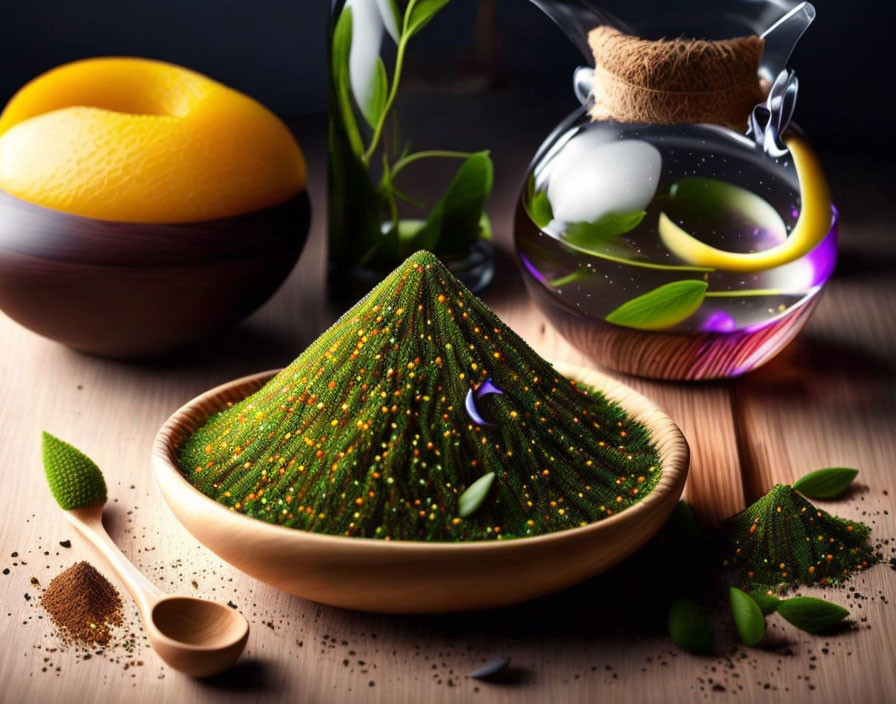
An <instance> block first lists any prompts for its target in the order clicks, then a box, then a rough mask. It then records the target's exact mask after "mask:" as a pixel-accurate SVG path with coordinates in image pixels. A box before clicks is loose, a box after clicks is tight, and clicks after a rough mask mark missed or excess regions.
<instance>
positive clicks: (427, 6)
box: [407, 0, 450, 38]
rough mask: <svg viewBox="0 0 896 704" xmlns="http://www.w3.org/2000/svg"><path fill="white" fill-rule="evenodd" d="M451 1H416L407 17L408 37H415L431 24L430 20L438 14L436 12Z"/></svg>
mask: <svg viewBox="0 0 896 704" xmlns="http://www.w3.org/2000/svg"><path fill="white" fill-rule="evenodd" d="M449 2H450V0H420V1H419V2H418V3H416V4H415V5H414V6H413V8H412V9H411V12H410V15H408V17H407V36H408V38H410V37H413V36H414V35H415V34H417V33H418V32H419V31H420V30H421V29H423V28H424V27H425V26H426V25H427V24H429V21H430V20H431V19H432V18H433V17H435V16H436V13H438V11H439V10H441V9H442V8H443V7H445V5H447V4H448V3H449ZM408 7H410V5H409V6H408Z"/></svg>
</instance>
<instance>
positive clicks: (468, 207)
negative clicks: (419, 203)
mask: <svg viewBox="0 0 896 704" xmlns="http://www.w3.org/2000/svg"><path fill="white" fill-rule="evenodd" d="M493 171H494V170H493V167H492V160H491V158H490V157H489V155H488V152H476V153H475V154H472V155H471V156H469V157H467V158H466V159H465V160H464V161H463V163H462V164H461V165H460V168H459V169H458V170H457V173H456V174H455V175H454V179H453V180H452V181H451V183H450V184H449V186H448V189H447V190H446V191H445V193H444V195H443V196H442V198H441V200H439V202H438V203H436V205H435V207H434V208H433V209H432V212H431V213H430V215H429V217H428V218H427V220H426V223H425V224H424V226H423V227H422V228H420V230H419V231H418V232H417V234H416V236H415V237H414V238H412V239H410V240H404V241H403V242H402V243H401V252H400V258H402V259H403V258H405V257H407V256H409V255H411V254H413V253H414V252H415V251H417V250H418V249H428V250H430V251H438V252H439V253H440V254H448V255H460V254H463V253H464V252H466V251H467V250H468V249H469V248H470V246H471V245H472V244H473V243H474V242H475V241H476V240H477V239H478V238H479V236H480V232H481V221H482V208H483V206H484V205H485V199H486V198H487V197H488V194H489V193H490V192H491V190H492V179H493Z"/></svg>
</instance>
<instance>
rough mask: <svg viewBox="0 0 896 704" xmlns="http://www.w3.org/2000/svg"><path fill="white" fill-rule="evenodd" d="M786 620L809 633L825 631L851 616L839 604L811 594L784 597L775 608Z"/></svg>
mask: <svg viewBox="0 0 896 704" xmlns="http://www.w3.org/2000/svg"><path fill="white" fill-rule="evenodd" d="M775 611H777V612H778V613H779V614H781V616H782V617H783V618H784V620H785V621H788V622H789V623H791V624H792V625H794V626H796V627H797V628H799V629H800V630H801V631H806V632H808V633H824V632H825V631H828V630H830V629H831V628H833V627H834V626H836V625H837V624H838V623H840V622H841V621H842V620H843V619H845V618H846V617H847V616H849V611H847V610H846V609H844V608H843V607H842V606H840V605H839V604H832V603H831V602H829V601H825V600H824V599H815V598H814V597H811V596H795V597H793V598H792V599H782V600H781V601H779V602H778V605H777V607H776V608H775Z"/></svg>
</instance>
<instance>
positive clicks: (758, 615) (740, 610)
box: [728, 587, 765, 645]
mask: <svg viewBox="0 0 896 704" xmlns="http://www.w3.org/2000/svg"><path fill="white" fill-rule="evenodd" d="M728 597H729V599H730V600H731V615H732V616H733V617H734V628H735V630H736V631H737V637H738V638H740V642H741V643H743V644H744V645H758V644H759V643H760V642H761V641H762V639H763V638H765V617H764V616H763V615H762V610H761V609H760V608H759V605H758V604H757V603H756V602H755V601H753V598H752V597H751V596H750V595H749V594H747V593H746V592H743V591H741V590H740V589H738V588H737V587H731V588H730V589H729V590H728Z"/></svg>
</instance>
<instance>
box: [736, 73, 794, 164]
mask: <svg viewBox="0 0 896 704" xmlns="http://www.w3.org/2000/svg"><path fill="white" fill-rule="evenodd" d="M798 90H799V81H798V80H797V77H796V74H795V73H794V72H793V71H788V70H784V71H781V73H779V74H778V77H777V78H776V79H775V82H774V83H773V84H772V87H771V89H770V90H769V92H768V97H767V98H766V99H765V102H764V103H761V104H760V105H757V106H756V107H755V108H753V112H752V114H751V115H750V126H749V129H748V130H747V133H748V134H749V135H751V136H752V137H753V139H755V140H756V143H757V144H758V145H759V146H761V147H762V149H763V150H764V151H765V153H766V154H768V155H769V156H772V157H774V158H776V159H777V158H779V157H782V156H784V155H785V154H786V153H787V147H786V146H785V145H784V142H783V141H782V136H783V134H784V132H785V131H786V130H787V127H788V125H790V120H791V118H792V117H793V111H794V109H795V108H796V95H797V91H798Z"/></svg>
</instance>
